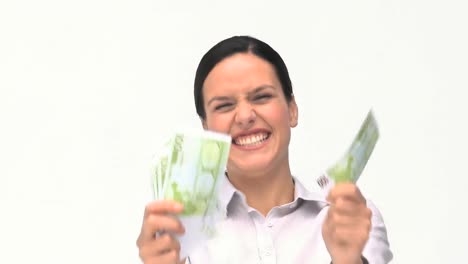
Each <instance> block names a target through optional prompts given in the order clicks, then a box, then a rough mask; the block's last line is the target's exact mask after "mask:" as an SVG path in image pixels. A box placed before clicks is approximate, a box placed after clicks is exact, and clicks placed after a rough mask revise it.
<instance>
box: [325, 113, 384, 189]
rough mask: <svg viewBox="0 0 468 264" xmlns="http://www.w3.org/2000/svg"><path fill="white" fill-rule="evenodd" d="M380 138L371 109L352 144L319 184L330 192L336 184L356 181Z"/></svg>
mask: <svg viewBox="0 0 468 264" xmlns="http://www.w3.org/2000/svg"><path fill="white" fill-rule="evenodd" d="M378 139H379V128H378V126H377V121H376V120H375V117H374V113H373V112H372V110H371V111H369V113H368V114H367V117H366V119H365V120H364V122H363V124H362V125H361V128H360V129H359V132H358V134H357V135H356V137H355V138H354V140H353V142H352V143H351V146H350V147H349V148H348V150H347V151H346V152H345V154H344V155H343V156H342V158H341V159H340V160H338V162H336V163H335V164H333V165H332V166H330V167H329V168H328V169H327V170H326V172H325V173H324V174H323V175H322V176H321V177H319V178H318V180H317V183H318V184H319V186H320V187H321V188H322V189H323V190H325V191H326V192H328V191H329V190H330V189H331V188H332V187H333V185H334V184H337V183H341V182H353V183H356V182H357V180H358V179H359V177H360V176H361V173H362V171H363V170H364V167H365V166H366V164H367V161H368V160H369V158H370V155H371V154H372V151H373V150H374V147H375V144H376V143H377V140H378Z"/></svg>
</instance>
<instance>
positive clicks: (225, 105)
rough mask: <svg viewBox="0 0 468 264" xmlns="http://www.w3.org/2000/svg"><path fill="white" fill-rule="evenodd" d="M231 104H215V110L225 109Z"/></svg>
mask: <svg viewBox="0 0 468 264" xmlns="http://www.w3.org/2000/svg"><path fill="white" fill-rule="evenodd" d="M231 106H232V104H231V103H225V104H220V105H217V106H215V110H226V109H228V108H229V107H231Z"/></svg>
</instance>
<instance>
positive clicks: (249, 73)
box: [203, 53, 279, 94]
mask: <svg viewBox="0 0 468 264" xmlns="http://www.w3.org/2000/svg"><path fill="white" fill-rule="evenodd" d="M261 86H272V87H278V86H279V80H278V78H277V76H276V72H275V70H274V68H273V66H272V65H271V64H270V63H269V62H268V61H266V60H264V59H262V58H260V57H258V56H255V55H253V54H251V53H238V54H235V55H233V56H230V57H228V58H226V59H224V60H222V61H221V62H219V63H218V64H217V65H216V66H215V67H214V68H213V70H211V72H210V73H209V74H208V76H207V78H206V79H205V83H204V88H203V90H204V92H205V94H211V93H213V92H215V93H217V92H229V91H230V92H236V91H237V92H250V91H251V90H255V89H257V88H258V87H261Z"/></svg>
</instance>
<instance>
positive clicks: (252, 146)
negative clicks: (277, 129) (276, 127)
mask: <svg viewBox="0 0 468 264" xmlns="http://www.w3.org/2000/svg"><path fill="white" fill-rule="evenodd" d="M270 137H271V133H268V137H267V138H266V139H264V140H263V141H262V142H260V143H258V144H255V145H238V144H236V143H235V142H233V143H232V144H231V145H232V146H233V147H234V148H237V149H240V150H257V149H260V148H262V147H263V146H265V145H266V144H267V143H268V142H269V141H270Z"/></svg>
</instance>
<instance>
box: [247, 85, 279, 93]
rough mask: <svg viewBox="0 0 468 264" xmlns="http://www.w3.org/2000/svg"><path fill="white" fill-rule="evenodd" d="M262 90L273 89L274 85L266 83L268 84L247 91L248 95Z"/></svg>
mask: <svg viewBox="0 0 468 264" xmlns="http://www.w3.org/2000/svg"><path fill="white" fill-rule="evenodd" d="M263 90H275V87H274V86H272V85H268V84H265V85H261V86H259V87H257V88H255V90H253V91H251V92H249V95H251V94H256V93H258V92H261V91H263Z"/></svg>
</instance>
